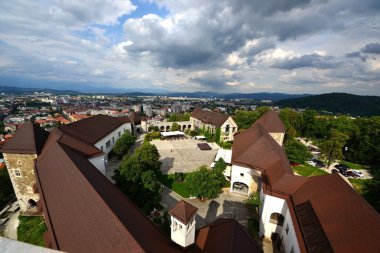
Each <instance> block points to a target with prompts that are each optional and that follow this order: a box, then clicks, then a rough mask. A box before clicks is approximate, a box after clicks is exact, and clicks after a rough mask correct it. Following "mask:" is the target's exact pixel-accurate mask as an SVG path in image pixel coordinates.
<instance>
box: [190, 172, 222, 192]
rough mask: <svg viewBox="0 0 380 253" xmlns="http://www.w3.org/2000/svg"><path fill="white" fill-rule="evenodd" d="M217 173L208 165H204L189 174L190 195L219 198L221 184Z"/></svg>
mask: <svg viewBox="0 0 380 253" xmlns="http://www.w3.org/2000/svg"><path fill="white" fill-rule="evenodd" d="M216 175H217V174H215V173H213V171H211V170H209V169H208V168H207V166H206V165H202V166H201V167H199V168H198V170H196V171H194V172H192V173H190V174H188V175H187V176H186V184H187V186H188V189H189V193H190V195H192V196H196V197H198V198H201V199H205V198H206V199H214V198H217V197H218V196H219V194H220V193H221V185H220V181H219V180H218V179H217V176H216ZM215 179H217V180H215Z"/></svg>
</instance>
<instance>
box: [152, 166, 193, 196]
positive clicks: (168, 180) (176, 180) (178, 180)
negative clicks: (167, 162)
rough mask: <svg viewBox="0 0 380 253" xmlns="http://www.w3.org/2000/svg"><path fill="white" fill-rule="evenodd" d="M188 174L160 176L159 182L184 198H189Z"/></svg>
mask: <svg viewBox="0 0 380 253" xmlns="http://www.w3.org/2000/svg"><path fill="white" fill-rule="evenodd" d="M186 176H187V173H177V172H176V173H175V174H162V173H161V174H159V175H158V178H157V179H158V181H160V182H161V183H162V184H164V185H166V186H167V187H168V188H170V189H171V190H173V191H175V192H176V193H178V194H179V195H181V197H183V198H189V197H190V193H189V188H188V187H187V184H186V182H185V178H186Z"/></svg>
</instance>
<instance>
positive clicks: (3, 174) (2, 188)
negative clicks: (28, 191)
mask: <svg viewBox="0 0 380 253" xmlns="http://www.w3.org/2000/svg"><path fill="white" fill-rule="evenodd" d="M13 196H14V192H13V187H12V182H11V179H10V177H9V174H8V170H7V168H2V169H0V208H1V209H2V207H3V206H4V205H5V204H6V203H7V202H8V201H9V200H10V199H11V198H12V197H13Z"/></svg>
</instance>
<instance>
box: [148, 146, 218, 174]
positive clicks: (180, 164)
mask: <svg viewBox="0 0 380 253" xmlns="http://www.w3.org/2000/svg"><path fill="white" fill-rule="evenodd" d="M201 142H202V141H199V140H194V139H183V140H153V141H151V143H152V144H154V145H156V147H157V149H158V152H159V153H160V156H161V159H160V161H161V163H162V165H161V171H162V173H163V174H173V173H175V172H184V173H188V172H192V171H194V170H196V169H197V168H198V167H199V166H201V165H207V166H210V164H211V163H212V162H213V161H214V158H215V155H216V153H217V152H218V149H219V146H218V145H217V144H215V143H209V145H210V146H211V147H212V150H200V149H199V148H198V146H197V143H201Z"/></svg>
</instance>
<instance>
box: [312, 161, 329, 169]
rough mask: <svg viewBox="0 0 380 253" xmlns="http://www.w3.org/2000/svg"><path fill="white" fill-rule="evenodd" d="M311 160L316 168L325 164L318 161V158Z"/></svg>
mask: <svg viewBox="0 0 380 253" xmlns="http://www.w3.org/2000/svg"><path fill="white" fill-rule="evenodd" d="M313 161H314V162H315V165H316V167H318V168H323V167H325V166H326V165H325V164H324V163H323V162H322V161H320V160H318V159H313Z"/></svg>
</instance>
